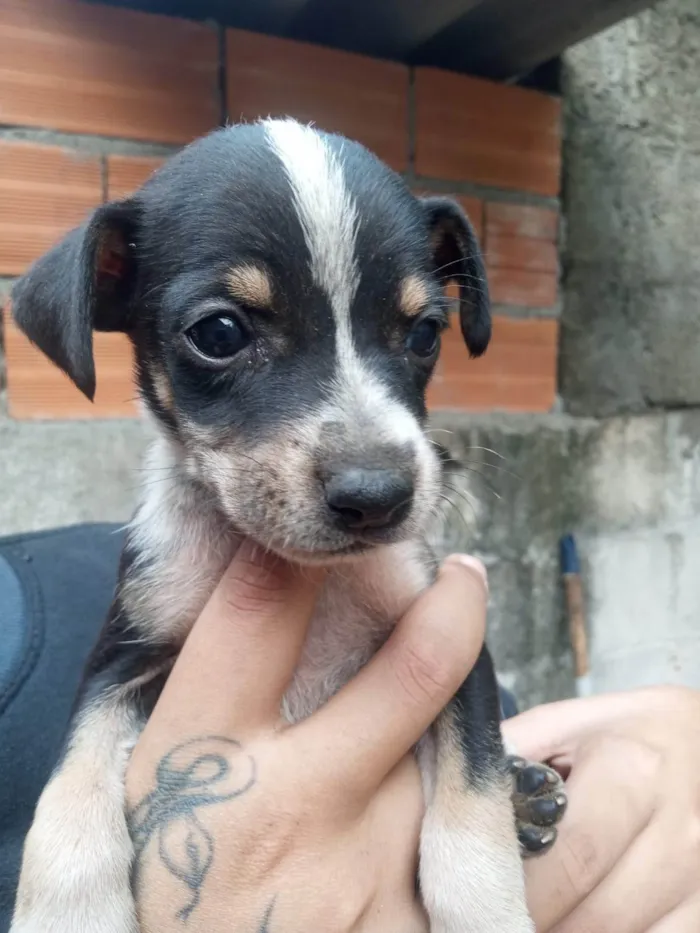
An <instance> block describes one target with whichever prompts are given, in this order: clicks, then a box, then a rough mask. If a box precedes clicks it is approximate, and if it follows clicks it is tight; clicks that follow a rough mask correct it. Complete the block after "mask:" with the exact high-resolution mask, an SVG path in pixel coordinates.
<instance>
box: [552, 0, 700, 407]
mask: <svg viewBox="0 0 700 933" xmlns="http://www.w3.org/2000/svg"><path fill="white" fill-rule="evenodd" d="M565 114H566V116H565V152H564V182H563V183H564V211H565V216H566V243H565V249H564V256H563V269H564V300H563V321H562V352H561V360H560V377H561V393H562V396H563V398H564V401H565V403H566V405H567V408H568V410H569V411H571V412H573V413H576V414H585V415H609V414H614V413H619V412H641V411H644V410H647V409H649V408H657V407H670V408H675V407H685V406H688V405H698V404H700V365H698V348H699V347H700V250H699V249H698V242H699V241H700V119H699V116H698V115H699V114H700V4H699V3H698V0H665V2H663V3H660V4H658V5H657V6H656V7H655V8H652V9H650V10H648V11H646V12H644V13H642V14H640V15H639V16H637V17H635V18H634V19H630V20H628V21H626V22H624V23H622V24H620V25H618V26H615V27H614V28H613V29H610V30H609V31H607V32H605V33H603V34H601V35H600V36H597V37H595V38H593V39H590V40H588V41H587V42H585V43H583V44H581V45H580V46H578V47H575V48H574V49H572V50H570V51H569V52H568V53H567V54H566V57H565Z"/></svg>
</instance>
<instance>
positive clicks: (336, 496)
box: [324, 468, 413, 531]
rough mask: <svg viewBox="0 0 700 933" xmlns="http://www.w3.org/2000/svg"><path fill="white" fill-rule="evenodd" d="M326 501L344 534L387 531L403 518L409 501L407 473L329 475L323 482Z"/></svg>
mask: <svg viewBox="0 0 700 933" xmlns="http://www.w3.org/2000/svg"><path fill="white" fill-rule="evenodd" d="M324 488H325V491H326V502H327V503H328V506H329V508H330V510H331V512H333V514H334V515H335V516H336V518H337V520H338V521H339V523H340V524H341V525H342V526H343V527H344V528H346V529H347V530H348V531H364V530H366V529H370V528H388V527H391V526H393V525H398V524H399V522H400V521H401V520H402V519H404V518H405V517H406V514H407V513H408V510H409V508H410V507H411V499H412V498H413V475H412V473H411V472H410V471H408V470H363V469H359V468H352V469H346V470H339V471H337V472H334V473H331V475H330V476H328V477H327V479H326V480H325V482H324Z"/></svg>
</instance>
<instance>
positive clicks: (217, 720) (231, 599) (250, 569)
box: [151, 541, 321, 737]
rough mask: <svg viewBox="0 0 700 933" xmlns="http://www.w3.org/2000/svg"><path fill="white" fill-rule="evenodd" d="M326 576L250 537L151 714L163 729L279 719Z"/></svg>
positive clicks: (231, 726)
mask: <svg viewBox="0 0 700 933" xmlns="http://www.w3.org/2000/svg"><path fill="white" fill-rule="evenodd" d="M320 579H321V576H320V573H319V571H313V572H312V571H310V570H309V569H308V568H299V567H297V566H293V565H291V564H288V563H287V562H286V561H283V560H282V559H281V558H278V557H276V556H274V555H273V554H270V553H269V552H266V551H264V550H263V549H262V548H260V547H257V546H256V545H254V544H252V543H251V542H249V541H244V543H243V544H242V545H241V547H240V549H239V551H238V553H237V554H236V556H235V557H234V559H233V561H232V562H231V565H230V566H229V568H228V569H227V570H226V572H225V573H224V575H223V577H222V579H221V581H220V582H219V585H218V586H217V587H216V590H215V591H214V593H213V594H212V596H211V598H210V600H209V602H208V603H207V605H206V606H205V608H204V610H203V612H202V614H201V615H200V617H199V619H198V620H197V621H196V623H195V625H194V627H193V629H192V631H191V633H190V635H189V637H188V638H187V641H186V642H185V645H184V647H183V649H182V652H181V654H180V657H179V658H178V660H177V662H176V664H175V667H174V668H173V672H172V674H171V675H170V677H169V678H168V681H167V684H166V686H165V688H164V690H163V693H162V695H161V697H160V700H159V702H158V704H157V706H156V709H155V711H154V713H153V716H152V717H151V720H152V721H154V722H155V724H156V725H157V726H158V729H159V731H160V732H163V731H165V732H166V733H167V732H171V733H174V734H175V735H184V734H201V733H203V732H207V733H215V732H219V731H224V733H225V734H227V735H229V734H231V735H238V736H239V734H240V733H241V732H249V731H254V730H256V729H257V728H259V726H260V725H261V724H263V723H267V724H272V723H275V722H276V721H277V720H278V719H279V712H280V703H281V699H282V696H283V694H284V692H285V689H286V688H287V686H288V684H289V682H290V680H291V677H292V674H293V672H294V668H295V667H296V665H297V663H298V660H299V656H300V654H301V649H302V645H303V642H304V638H305V636H306V631H307V627H308V623H309V620H310V618H311V614H312V612H313V606H314V602H315V599H316V595H317V591H318V588H319V585H320ZM239 737H240V736H239Z"/></svg>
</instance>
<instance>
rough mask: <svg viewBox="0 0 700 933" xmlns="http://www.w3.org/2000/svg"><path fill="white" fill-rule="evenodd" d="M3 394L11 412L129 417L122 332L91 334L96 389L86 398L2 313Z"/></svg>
mask: <svg viewBox="0 0 700 933" xmlns="http://www.w3.org/2000/svg"><path fill="white" fill-rule="evenodd" d="M4 317H5V355H6V365H7V399H8V409H9V413H10V417H12V418H18V419H35V420H39V419H41V420H45V419H53V418H57V419H60V418H70V419H78V418H128V417H134V416H135V415H136V405H135V401H134V400H135V395H136V391H135V388H134V383H133V379H132V362H131V349H130V346H129V342H128V340H127V338H126V337H125V336H124V335H123V334H102V333H96V334H95V366H96V369H97V393H96V395H95V402H94V404H93V403H90V402H89V401H88V400H87V399H86V398H85V396H84V395H82V394H81V393H80V392H79V391H78V389H76V388H75V386H74V385H73V383H72V382H71V381H70V380H69V379H68V377H67V376H65V375H64V374H63V373H62V372H61V370H59V369H58V368H57V367H55V366H54V365H53V364H52V363H51V362H49V360H48V359H47V358H46V357H45V356H44V355H43V354H42V353H41V352H40V351H39V350H37V349H36V347H34V346H32V344H30V342H29V341H28V340H27V339H26V337H25V336H24V335H23V334H22V333H21V331H20V330H19V329H18V328H17V327H16V325H15V324H14V323H13V322H12V320H11V318H10V316H9V314H7V313H6V314H5V315H4Z"/></svg>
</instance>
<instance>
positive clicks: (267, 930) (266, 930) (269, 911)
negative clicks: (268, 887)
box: [258, 898, 275, 933]
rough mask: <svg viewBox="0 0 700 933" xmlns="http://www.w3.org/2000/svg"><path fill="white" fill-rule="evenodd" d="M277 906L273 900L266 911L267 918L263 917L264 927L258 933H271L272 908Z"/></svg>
mask: <svg viewBox="0 0 700 933" xmlns="http://www.w3.org/2000/svg"><path fill="white" fill-rule="evenodd" d="M274 906H275V899H274V898H273V899H272V900H271V901H270V904H269V906H268V908H267V910H266V911H265V916H264V917H263V922H262V926H261V927H260V929H259V930H258V933H270V917H271V916H272V908H273V907H274Z"/></svg>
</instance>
